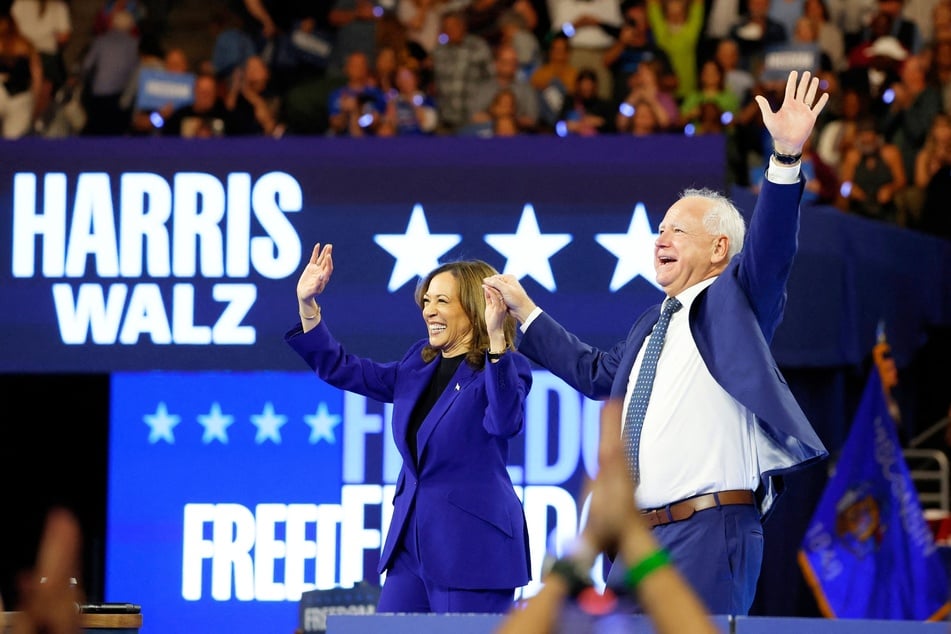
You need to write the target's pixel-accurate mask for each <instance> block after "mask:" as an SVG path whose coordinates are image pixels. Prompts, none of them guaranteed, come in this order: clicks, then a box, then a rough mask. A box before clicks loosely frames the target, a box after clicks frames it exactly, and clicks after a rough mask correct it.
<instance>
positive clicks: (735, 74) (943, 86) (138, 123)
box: [0, 0, 951, 237]
mask: <svg viewBox="0 0 951 634" xmlns="http://www.w3.org/2000/svg"><path fill="white" fill-rule="evenodd" d="M154 4H162V3H158V2H155V1H154V0H153V2H150V3H145V2H142V1H137V0H105V2H104V4H103V5H102V6H101V7H100V9H99V11H98V13H97V14H96V19H95V21H94V23H93V25H92V31H93V32H92V33H90V34H89V35H90V38H89V44H88V46H85V47H84V50H83V51H82V54H81V60H82V61H81V63H80V64H75V65H74V66H75V67H76V68H75V69H74V70H72V71H70V72H68V71H67V69H66V67H65V66H66V65H65V64H64V62H63V56H62V51H63V47H64V46H65V44H66V42H68V41H69V39H70V37H75V35H74V34H73V33H72V23H71V22H70V18H69V4H68V0H12V2H10V7H9V10H8V11H6V12H4V14H3V15H2V16H0V60H2V64H0V75H2V76H3V77H4V82H3V88H2V89H0V123H2V133H3V136H4V138H7V139H13V138H19V137H22V136H25V135H30V134H42V135H45V136H68V135H90V136H92V135H134V136H135V135H165V136H191V137H205V136H237V135H259V136H268V137H282V136H285V135H327V136H338V137H368V136H399V135H472V136H479V137H495V136H513V135H545V134H549V135H550V134H557V135H562V136H565V135H586V136H591V135H599V134H630V135H634V136H643V135H656V134H688V135H702V134H718V135H724V136H725V138H726V147H727V157H726V159H725V160H726V162H727V164H728V176H729V181H730V184H736V185H740V186H746V187H750V188H751V189H753V190H754V191H756V190H757V188H758V187H759V185H760V181H761V179H762V173H763V168H764V166H765V163H766V161H767V159H768V157H769V152H770V148H768V147H766V146H767V145H768V144H767V142H766V141H767V135H765V133H764V130H763V128H762V123H761V120H760V119H759V116H758V115H759V112H758V108H757V107H756V104H755V101H754V97H755V96H756V95H763V96H766V97H767V98H768V99H770V100H771V102H774V103H775V100H776V98H777V97H778V96H779V95H781V94H782V90H783V83H784V79H785V74H786V72H788V70H792V69H793V68H784V67H783V65H789V61H788V60H790V59H794V60H796V62H795V64H796V65H798V66H799V67H797V68H795V69H796V70H808V71H810V72H811V73H812V74H813V75H815V76H818V77H820V79H821V81H822V89H823V90H824V91H826V92H827V93H828V94H829V95H830V96H831V100H830V104H829V107H828V108H827V109H826V112H824V113H823V115H822V118H821V120H820V121H819V122H818V124H817V126H816V130H815V133H814V134H813V137H812V138H811V139H810V141H809V143H808V145H807V148H806V160H805V162H804V170H805V171H806V174H807V176H808V178H809V185H808V189H807V192H806V195H805V197H804V201H805V202H816V203H820V204H828V205H835V206H837V207H839V208H840V209H842V210H843V211H846V212H849V213H854V214H858V215H861V216H865V217H869V218H874V219H878V220H881V221H885V222H891V223H895V224H898V225H900V226H904V227H910V228H914V229H920V230H922V231H925V232H928V233H934V234H938V235H942V236H945V237H948V236H951V220H949V219H948V214H945V213H942V211H941V210H940V209H939V208H938V207H939V201H940V200H941V199H943V197H944V195H945V193H946V192H947V191H948V190H949V189H951V170H948V169H942V168H944V167H948V166H951V126H949V125H948V114H949V113H951V0H383V1H381V2H374V1H371V0H335V1H334V2H326V3H324V2H318V3H308V2H268V0H222V4H220V6H217V8H215V9H214V11H211V12H210V14H209V18H208V25H207V28H208V31H207V37H208V38H210V40H209V42H210V43H211V47H210V49H209V50H212V53H211V55H210V56H209V57H208V58H207V59H189V56H188V54H187V52H186V51H185V50H183V49H181V48H179V47H170V48H165V47H164V46H163V41H166V40H168V39H169V38H168V31H167V29H168V28H169V27H168V26H167V23H168V20H167V16H164V15H163V16H162V19H161V20H159V19H150V17H149V11H150V10H153V9H152V8H151V5H154ZM163 29H164V30H163ZM783 60H786V61H783ZM777 65H778V67H777ZM802 66H811V67H802ZM154 72H167V73H172V74H173V75H174V74H179V75H180V76H181V78H182V84H183V85H185V86H186V87H187V90H188V91H189V92H188V93H187V94H186V95H185V97H184V98H182V96H181V95H178V98H175V99H172V98H169V99H168V100H167V102H159V103H156V102H155V98H156V97H155V96H154V95H152V96H150V98H148V99H145V98H144V97H143V94H142V91H143V90H144V88H143V85H145V84H146V83H148V82H143V80H142V77H143V73H154ZM173 88H174V86H173Z"/></svg>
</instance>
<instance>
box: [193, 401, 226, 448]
mask: <svg viewBox="0 0 951 634" xmlns="http://www.w3.org/2000/svg"><path fill="white" fill-rule="evenodd" d="M198 422H199V423H200V424H201V426H202V427H204V428H205V433H203V434H202V436H201V441H202V442H203V443H205V444H206V445H207V444H210V443H211V442H213V441H215V440H217V441H219V442H221V444H223V445H227V444H228V427H230V426H231V425H232V424H233V423H234V416H225V415H224V414H222V413H221V405H219V404H218V403H217V402H215V403H213V404H212V405H211V411H210V412H208V413H207V414H204V415H202V416H199V417H198Z"/></svg>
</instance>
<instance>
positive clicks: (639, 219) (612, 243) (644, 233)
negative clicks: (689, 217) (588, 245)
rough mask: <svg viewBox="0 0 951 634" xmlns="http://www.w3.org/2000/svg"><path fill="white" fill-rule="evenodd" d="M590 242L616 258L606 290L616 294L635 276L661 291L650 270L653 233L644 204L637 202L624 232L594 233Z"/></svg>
mask: <svg viewBox="0 0 951 634" xmlns="http://www.w3.org/2000/svg"><path fill="white" fill-rule="evenodd" d="M594 239H595V240H596V241H597V243H598V244H600V245H601V246H602V247H604V248H605V249H607V250H608V251H610V252H611V255H613V256H614V257H616V258H617V265H615V267H614V275H613V276H612V277H611V284H610V289H611V291H612V292H613V291H616V290H618V289H620V288H622V287H623V286H624V285H625V284H627V283H628V282H630V281H631V280H633V279H634V278H635V277H637V276H638V275H640V276H642V277H643V278H644V279H645V280H647V281H648V282H650V283H651V284H653V285H654V287H656V288H657V289H658V290H663V289H662V288H661V287H660V285H659V284H658V283H657V272H656V271H655V270H654V241H655V240H656V239H657V234H656V233H654V232H653V231H651V222H650V219H649V218H648V217H647V208H646V207H644V203H637V205H636V206H635V207H634V213H633V214H632V215H631V224H630V225H629V226H628V228H627V233H598V234H596V235H595V236H594Z"/></svg>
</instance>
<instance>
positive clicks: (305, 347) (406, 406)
mask: <svg viewBox="0 0 951 634" xmlns="http://www.w3.org/2000/svg"><path fill="white" fill-rule="evenodd" d="M284 338H285V341H287V343H288V344H289V345H290V346H291V348H293V349H294V350H295V351H296V352H297V353H298V354H299V355H300V356H301V357H302V358H303V359H304V361H306V362H307V364H308V365H309V366H310V367H311V369H313V370H314V371H315V372H316V373H317V376H318V377H320V378H321V379H323V380H324V381H326V382H327V383H329V384H330V385H332V386H334V387H336V388H338V389H341V390H346V391H348V392H353V393H356V394H362V395H363V396H366V397H367V398H370V399H373V400H376V401H379V402H383V403H392V404H393V439H394V442H395V443H396V447H397V449H398V450H399V452H400V455H401V456H402V457H403V466H402V468H401V469H400V474H399V477H398V478H397V481H396V492H395V495H394V497H393V507H394V508H393V516H392V519H391V521H390V526H389V529H388V531H387V535H386V541H385V542H384V545H383V552H382V554H381V555H380V564H379V568H378V572H380V573H382V572H383V571H384V570H386V569H387V568H389V566H390V565H391V564H392V562H393V558H394V554H395V551H396V548H397V546H398V545H399V543H400V540H401V539H404V538H411V537H409V536H405V535H404V534H403V533H404V529H405V527H406V525H407V524H408V520H409V518H410V514H411V513H415V514H416V526H417V530H418V532H419V554H420V559H421V562H422V570H421V573H422V574H423V576H424V577H426V578H427V579H430V580H432V581H433V582H435V583H438V584H440V585H443V586H448V587H453V588H464V589H507V588H513V589H514V588H518V587H519V586H523V585H525V584H527V583H528V582H529V581H530V580H531V560H530V555H529V541H528V526H527V524H526V521H525V512H524V510H523V508H522V503H521V501H520V500H519V498H518V495H516V493H515V488H514V486H513V484H512V481H511V479H510V478H509V474H508V471H507V469H506V461H507V459H508V445H509V439H510V438H512V437H513V436H516V435H518V434H520V433H521V432H522V431H523V429H524V423H525V398H526V396H527V395H528V391H529V389H530V388H531V385H532V370H531V364H530V363H529V361H528V360H527V359H526V358H525V357H524V356H522V355H521V354H519V353H517V352H509V353H508V354H505V355H503V356H502V358H501V359H500V360H499V362H498V363H488V362H487V363H486V365H485V369H484V370H482V371H475V370H473V369H472V368H471V367H469V365H468V364H467V363H466V362H465V361H463V362H462V363H461V364H460V365H459V369H458V370H457V371H456V374H455V375H454V376H453V378H452V380H451V381H450V383H449V386H448V387H447V388H446V391H445V392H443V393H442V395H441V396H440V397H439V399H438V400H437V401H436V403H435V405H434V406H433V408H432V411H430V412H429V414H428V415H427V416H426V418H425V420H424V421H423V423H422V425H421V426H420V428H419V432H418V433H417V452H418V455H419V461H418V464H414V462H413V458H412V455H411V453H410V449H409V445H408V443H407V432H408V429H409V421H410V415H411V414H412V412H413V408H414V407H415V406H416V403H417V402H418V401H419V399H420V397H421V396H422V395H423V393H424V392H425V390H426V388H427V387H428V385H429V383H430V380H431V379H432V377H433V374H434V372H435V369H436V365H437V364H436V363H435V361H433V362H430V363H424V362H423V359H422V356H421V354H420V353H421V351H422V349H423V347H424V346H425V345H426V340H425V339H423V340H420V341H418V342H416V343H415V344H413V346H411V347H410V349H409V350H408V351H407V352H406V354H405V355H404V356H403V358H402V359H400V360H399V361H396V362H392V363H377V362H375V361H371V360H369V359H363V358H360V357H357V356H354V355H351V354H348V353H347V352H346V351H345V350H344V348H343V346H341V345H340V343H338V342H337V341H336V340H335V339H334V338H333V336H332V335H331V334H330V330H329V329H328V328H327V326H326V320H321V322H320V324H318V325H317V327H316V328H314V329H313V330H311V331H310V332H307V333H304V332H302V330H301V328H300V326H297V327H296V328H294V329H292V330H291V331H289V332H288V333H287V334H286V335H285V337H284Z"/></svg>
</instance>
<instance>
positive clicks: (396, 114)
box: [377, 64, 439, 136]
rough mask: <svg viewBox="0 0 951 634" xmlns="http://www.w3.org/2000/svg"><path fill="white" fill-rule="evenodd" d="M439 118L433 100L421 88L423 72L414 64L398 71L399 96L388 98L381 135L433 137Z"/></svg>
mask: <svg viewBox="0 0 951 634" xmlns="http://www.w3.org/2000/svg"><path fill="white" fill-rule="evenodd" d="M438 123H439V117H438V114H437V113H436V104H435V103H434V101H433V98H432V97H431V96H429V95H427V94H426V93H425V92H423V91H422V90H421V89H420V87H419V71H417V70H416V68H415V66H413V65H412V64H404V65H402V66H400V67H399V68H398V69H397V70H396V93H395V94H392V95H387V97H386V112H385V113H384V115H383V122H382V124H381V128H380V130H379V131H378V132H377V134H378V135H379V136H413V135H429V134H433V133H434V132H435V131H436V126H437V125H438Z"/></svg>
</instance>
